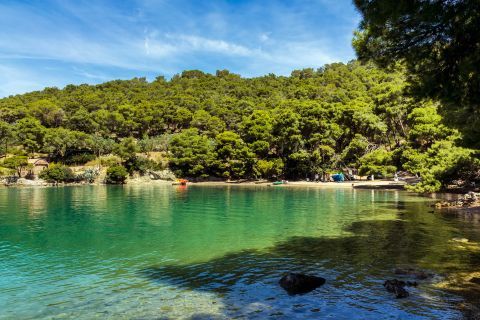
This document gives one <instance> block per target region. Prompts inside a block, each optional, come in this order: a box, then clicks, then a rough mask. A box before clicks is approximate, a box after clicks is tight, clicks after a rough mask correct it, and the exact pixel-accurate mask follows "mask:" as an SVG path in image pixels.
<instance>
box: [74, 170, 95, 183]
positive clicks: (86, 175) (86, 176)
mask: <svg viewBox="0 0 480 320" xmlns="http://www.w3.org/2000/svg"><path fill="white" fill-rule="evenodd" d="M99 175H100V171H99V170H98V169H96V168H87V169H85V171H83V173H81V174H79V175H77V177H76V179H77V181H86V182H88V183H93V182H94V181H95V179H96V178H97V177H98V176H99Z"/></svg>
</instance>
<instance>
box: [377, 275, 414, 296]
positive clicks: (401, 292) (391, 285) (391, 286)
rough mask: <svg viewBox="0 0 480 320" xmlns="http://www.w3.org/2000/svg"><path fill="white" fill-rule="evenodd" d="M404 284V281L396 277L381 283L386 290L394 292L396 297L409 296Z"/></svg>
mask: <svg viewBox="0 0 480 320" xmlns="http://www.w3.org/2000/svg"><path fill="white" fill-rule="evenodd" d="M405 285H406V283H405V281H401V280H397V279H393V280H387V281H385V282H384V283H383V286H384V287H385V289H387V291H388V292H392V293H394V294H395V297H396V298H397V299H400V298H406V297H408V296H409V293H408V291H407V290H405V288H404V287H405Z"/></svg>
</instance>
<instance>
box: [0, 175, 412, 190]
mask: <svg viewBox="0 0 480 320" xmlns="http://www.w3.org/2000/svg"><path fill="white" fill-rule="evenodd" d="M172 182H173V181H171V180H160V179H150V178H148V177H135V178H129V179H127V182H126V183H125V184H124V185H127V186H128V185H171V184H172ZM92 185H107V184H104V183H102V182H93V183H86V182H81V183H76V182H73V183H50V182H46V181H44V180H39V179H37V180H27V179H21V180H20V181H19V183H15V184H10V185H6V184H5V183H2V184H1V185H0V186H2V187H7V188H11V187H14V188H15V187H20V188H23V187H63V186H92ZM189 185H191V186H272V181H198V182H194V181H191V182H188V184H187V186H189ZM405 185H406V183H405V182H394V181H390V180H377V181H358V180H357V181H344V182H313V181H289V182H288V183H286V184H281V185H275V186H274V187H277V188H285V187H287V188H290V187H316V188H332V189H351V188H354V189H371V190H375V189H381V190H390V189H391V190H393V189H395V190H404V189H405Z"/></svg>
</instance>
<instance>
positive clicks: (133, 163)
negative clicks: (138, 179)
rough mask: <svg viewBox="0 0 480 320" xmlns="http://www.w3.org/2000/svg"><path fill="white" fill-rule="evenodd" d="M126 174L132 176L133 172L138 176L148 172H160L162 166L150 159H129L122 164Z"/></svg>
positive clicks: (136, 157) (135, 157)
mask: <svg viewBox="0 0 480 320" xmlns="http://www.w3.org/2000/svg"><path fill="white" fill-rule="evenodd" d="M123 165H124V166H125V168H126V169H127V171H128V173H130V174H132V173H133V172H134V171H137V172H139V173H140V174H142V175H143V174H145V173H147V171H148V170H154V171H155V170H161V169H162V166H161V165H159V164H158V163H156V162H155V161H153V160H151V159H147V158H144V157H138V156H134V157H130V158H128V159H127V160H125V162H124V163H123Z"/></svg>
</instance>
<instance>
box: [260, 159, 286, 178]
mask: <svg viewBox="0 0 480 320" xmlns="http://www.w3.org/2000/svg"><path fill="white" fill-rule="evenodd" d="M283 167H284V165H283V161H282V160H281V159H275V160H258V161H257V162H256V163H255V165H254V167H253V170H254V173H255V176H256V177H257V178H263V179H276V178H278V177H280V176H281V175H282V172H283Z"/></svg>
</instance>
